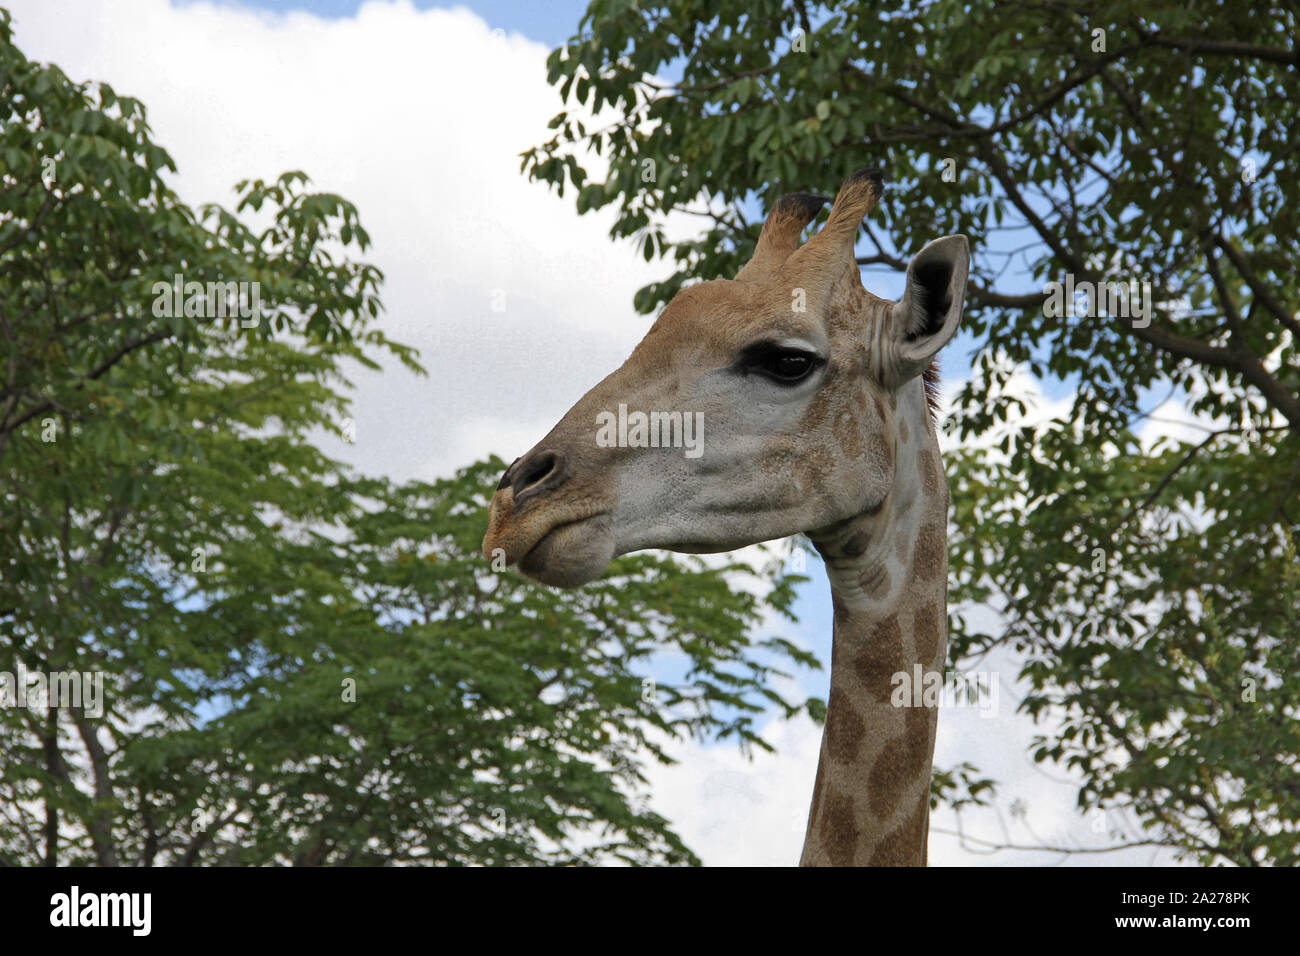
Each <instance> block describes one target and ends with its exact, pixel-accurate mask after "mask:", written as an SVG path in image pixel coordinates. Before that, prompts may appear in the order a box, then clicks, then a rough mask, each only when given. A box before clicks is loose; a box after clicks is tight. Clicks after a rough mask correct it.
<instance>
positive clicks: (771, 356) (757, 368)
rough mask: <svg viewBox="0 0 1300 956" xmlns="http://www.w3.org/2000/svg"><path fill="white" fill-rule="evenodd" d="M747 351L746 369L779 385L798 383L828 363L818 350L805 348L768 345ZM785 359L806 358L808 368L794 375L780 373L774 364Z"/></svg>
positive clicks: (744, 363)
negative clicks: (810, 350)
mask: <svg viewBox="0 0 1300 956" xmlns="http://www.w3.org/2000/svg"><path fill="white" fill-rule="evenodd" d="M747 352H748V353H749V354H747V355H746V356H745V358H744V360H743V365H744V369H745V371H746V372H756V373H757V374H759V375H762V376H763V377H764V378H766V379H768V380H769V381H771V382H774V383H776V384H777V385H797V384H799V383H800V382H802V381H804V380H806V379H807V378H808V376H810V375H812V374H813V373H814V372H816V371H817V370H818V369H819V368H821V367H822V366H823V365H825V364H826V360H825V359H823V358H822V357H821V356H820V355H818V354H817V353H816V352H809V351H807V350H805V349H795V348H783V347H780V346H768V347H760V348H757V349H753V350H747ZM785 359H804V360H806V361H807V366H806V370H805V371H804V372H803V373H802V374H800V375H796V376H793V377H792V376H786V375H781V374H779V373H778V372H777V371H776V369H775V368H773V366H774V365H776V364H777V363H779V362H781V361H783V360H785Z"/></svg>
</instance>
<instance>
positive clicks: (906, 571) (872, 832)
mask: <svg viewBox="0 0 1300 956" xmlns="http://www.w3.org/2000/svg"><path fill="white" fill-rule="evenodd" d="M891 407H895V406H894V403H891ZM895 414H896V419H895V421H896V431H895V437H896V446H895V479H894V484H893V486H892V488H891V491H890V493H889V495H888V496H887V497H886V499H885V501H884V503H883V504H882V505H881V506H879V507H878V508H876V509H874V511H872V512H866V513H863V514H860V515H858V516H856V517H854V518H850V519H849V520H847V521H844V522H841V523H839V524H837V525H835V526H833V527H831V528H826V529H821V530H820V531H817V532H813V533H812V534H811V535H810V536H811V537H812V539H813V543H814V544H815V545H816V546H817V549H818V551H819V552H820V553H821V555H822V557H823V558H824V559H825V561H826V571H827V574H828V576H829V577H830V583H831V595H832V599H833V601H834V607H835V632H834V638H833V646H832V651H831V691H830V698H829V700H828V702H827V711H826V726H825V730H824V731H823V734H822V744H821V753H820V756H819V758H818V763H817V780H816V783H815V784H814V786H813V799H812V809H811V811H810V813H809V818H808V830H807V835H806V837H805V840H804V849H803V856H802V858H801V860H800V864H801V865H803V866H818V865H836V866H866V865H875V866H891V865H892V866H899V865H914V866H923V865H924V864H925V861H926V844H927V837H928V834H929V807H930V802H929V801H930V769H931V760H932V758H933V755H934V736H935V727H936V723H937V718H938V710H937V707H936V706H925V705H924V703H923V701H922V694H921V688H917V687H914V684H915V683H916V680H917V676H918V673H917V667H918V665H919V667H920V671H921V674H922V675H924V678H923V679H924V680H929V681H934V680H935V679H936V678H935V677H933V676H930V675H935V674H937V675H938V677H937V680H939V681H942V677H943V666H944V661H945V658H946V653H947V563H948V562H947V553H946V540H947V518H948V485H947V481H946V479H945V477H944V474H943V468H942V465H941V464H940V460H939V446H938V442H937V440H936V437H935V432H934V426H933V424H932V423H931V419H930V414H929V410H928V409H927V407H926V400H925V393H924V389H923V387H922V385H921V382H920V380H919V379H914V380H913V381H912V382H910V383H909V384H908V385H907V386H905V387H904V388H903V389H902V390H900V393H899V395H898V398H897V403H896V407H895ZM898 675H902V676H901V677H900V676H898ZM903 678H905V679H903ZM931 699H932V700H933V698H931ZM896 703H905V705H903V706H896Z"/></svg>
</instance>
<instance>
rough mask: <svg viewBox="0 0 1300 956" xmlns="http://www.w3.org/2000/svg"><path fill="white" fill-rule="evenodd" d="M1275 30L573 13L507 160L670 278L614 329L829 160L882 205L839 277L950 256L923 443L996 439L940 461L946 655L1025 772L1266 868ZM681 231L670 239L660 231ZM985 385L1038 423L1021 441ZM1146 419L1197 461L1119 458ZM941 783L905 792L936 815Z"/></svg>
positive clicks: (1278, 235)
mask: <svg viewBox="0 0 1300 956" xmlns="http://www.w3.org/2000/svg"><path fill="white" fill-rule="evenodd" d="M1296 25H1297V24H1296V13H1295V11H1294V9H1289V8H1288V9H1273V8H1267V7H1255V8H1251V7H1249V6H1248V5H1241V4H1217V3H1208V2H1197V0H1192V2H1190V3H1186V2H1180V3H1172V2H1163V0H1158V2H1156V3H1154V4H1148V5H1146V6H1144V7H1143V8H1142V9H1141V10H1140V11H1139V10H1137V9H1135V8H1133V7H1132V5H1131V4H1125V3H1114V2H1083V0H1051V2H1042V3H1030V4H999V3H996V2H993V0H976V2H973V3H972V2H967V0H938V2H924V3H918V2H907V0H882V2H853V3H847V2H839V0H836V2H829V3H821V4H814V3H804V2H802V0H795V2H783V0H759V2H756V3H751V2H746V3H741V2H735V0H731V2H728V0H722V2H709V3H706V2H702V0H700V2H696V0H664V2H657V3H656V2H651V3H638V4H632V3H630V2H622V0H595V2H593V3H592V4H591V5H590V7H589V8H588V11H587V13H586V16H585V17H584V18H583V20H582V22H581V24H580V32H579V33H577V34H576V35H575V36H574V37H572V38H571V39H570V40H569V41H568V42H567V43H566V44H565V46H564V47H562V48H561V49H557V50H555V51H554V52H553V53H552V54H551V56H550V59H549V61H548V63H549V71H550V72H549V77H550V81H551V82H552V83H553V84H555V85H557V86H558V88H559V91H560V93H561V95H562V96H563V97H564V98H565V99H566V109H565V111H564V112H561V113H560V114H558V115H557V116H556V117H555V118H554V120H553V121H552V123H551V127H552V129H554V130H555V134H554V136H553V137H552V138H551V139H550V140H549V141H547V142H545V143H543V144H539V145H538V146H537V147H535V148H533V149H531V150H529V151H527V152H526V153H524V157H523V159H524V162H523V166H524V168H525V169H526V170H527V172H528V173H529V175H530V176H531V177H533V178H534V179H536V180H539V181H541V182H544V183H547V184H549V185H550V186H552V187H553V188H555V189H556V190H558V191H559V192H561V193H563V192H564V190H565V188H566V187H570V188H573V189H576V203H577V208H578V210H579V211H580V212H585V211H588V210H595V209H599V208H602V207H605V206H612V207H614V209H615V211H616V215H617V219H616V222H615V225H614V226H613V229H612V232H611V234H612V235H613V236H614V237H623V238H631V239H633V240H634V241H636V242H638V243H639V244H640V246H641V248H642V249H643V251H644V253H645V256H646V258H647V259H648V260H649V259H653V258H654V256H655V255H656V254H657V255H660V256H663V257H665V258H668V259H670V260H671V261H672V263H673V266H674V268H675V271H674V272H673V273H672V274H671V275H669V276H667V277H666V278H665V279H664V280H663V281H662V282H658V283H655V284H652V285H650V286H647V287H646V288H644V289H641V290H640V291H639V293H638V294H637V296H636V300H635V304H636V306H637V308H638V309H640V310H641V311H643V312H649V311H652V310H653V309H654V308H655V307H656V306H658V305H659V304H660V303H663V302H665V301H667V300H668V299H669V298H670V297H671V296H672V295H673V293H675V292H676V290H677V289H679V288H680V287H681V285H682V283H683V282H684V281H686V280H687V279H688V278H712V277H717V276H723V277H730V276H732V275H734V274H735V272H736V270H737V269H738V268H739V266H740V265H741V264H742V263H743V262H744V261H745V260H746V259H747V257H748V256H749V255H750V253H751V252H752V250H753V248H754V244H755V241H756V239H757V236H758V231H759V228H760V226H761V221H760V220H759V219H758V218H757V217H754V216H752V215H747V211H748V210H751V209H752V208H753V207H754V206H755V205H761V206H762V207H763V208H767V207H768V206H770V203H771V202H772V201H773V200H774V199H775V197H776V196H778V195H780V194H782V193H786V192H797V191H815V192H822V193H827V194H831V195H833V194H834V191H835V187H836V185H837V183H838V182H839V181H840V180H841V179H842V178H843V177H844V176H845V175H846V174H847V173H848V172H850V171H851V170H853V169H855V168H858V167H860V166H863V165H868V164H869V165H876V166H880V167H883V168H884V169H885V170H886V171H887V174H888V176H889V178H890V180H891V181H892V183H891V186H890V188H889V191H888V192H887V194H886V198H885V200H884V201H882V203H881V205H880V207H879V217H880V218H879V221H878V224H868V225H866V226H865V227H864V243H863V245H864V248H863V249H862V254H861V255H860V257H859V259H858V261H859V263H860V264H862V265H864V266H869V267H882V266H883V267H887V268H889V269H896V270H901V269H903V268H904V267H905V265H906V261H907V258H908V257H909V256H910V255H911V254H912V252H914V251H915V250H917V249H919V248H920V247H921V245H922V244H924V243H925V242H926V241H928V240H929V239H932V238H935V237H937V236H941V235H945V234H949V233H956V232H961V233H965V234H966V235H967V236H968V237H969V238H970V241H971V247H972V250H973V252H974V261H973V263H972V268H971V276H970V284H969V286H968V290H967V309H966V317H965V319H964V327H965V328H966V329H967V330H968V331H969V332H971V333H972V334H973V335H974V336H975V337H976V341H977V343H978V350H977V352H976V354H975V355H974V361H973V367H972V373H973V374H972V377H971V379H970V381H969V383H968V384H967V385H966V386H965V387H964V388H963V389H962V390H961V393H960V395H959V396H958V397H957V399H956V400H955V402H954V408H953V409H952V414H951V417H950V421H949V423H948V427H949V429H950V430H951V433H952V434H954V435H957V436H960V437H961V438H963V439H967V440H968V441H969V440H972V439H975V438H981V437H983V438H986V439H988V438H991V440H992V441H993V442H994V443H995V445H994V448H993V449H992V450H991V451H987V452H986V451H981V450H979V447H978V446H975V445H973V444H968V445H967V446H966V447H963V449H962V450H961V451H960V453H959V454H958V455H956V456H953V457H952V459H951V460H950V463H949V468H950V472H951V473H952V477H953V513H952V524H953V527H954V529H955V532H956V533H955V534H954V535H952V536H951V539H950V557H951V565H952V569H953V574H954V582H955V585H956V586H955V590H954V595H953V596H954V598H955V599H956V600H957V602H958V603H957V608H956V613H954V615H953V616H952V620H951V621H950V631H951V655H950V661H951V664H952V665H953V666H955V667H956V666H960V665H961V663H962V662H963V661H964V660H969V659H972V658H973V657H975V656H977V655H981V654H984V653H987V652H988V651H990V650H992V649H994V648H999V647H1006V648H1012V649H1014V650H1015V651H1016V652H1017V653H1018V654H1020V655H1021V657H1022V659H1023V661H1024V667H1023V669H1022V670H1021V673H1020V676H1021V678H1022V679H1023V680H1024V681H1025V682H1026V683H1027V686H1028V687H1029V688H1030V693H1029V696H1028V697H1027V698H1026V700H1025V701H1024V708H1025V709H1026V710H1027V711H1028V712H1029V713H1031V714H1034V715H1035V717H1036V718H1040V719H1042V720H1043V721H1044V722H1045V723H1046V724H1049V725H1050V726H1049V727H1048V728H1047V730H1046V732H1045V733H1044V735H1043V738H1042V740H1041V741H1040V744H1039V746H1037V747H1036V749H1035V751H1034V757H1035V759H1037V760H1040V761H1054V762H1062V763H1065V764H1067V765H1069V766H1071V767H1073V768H1075V769H1076V770H1078V771H1079V773H1080V774H1081V775H1082V779H1083V784H1082V786H1081V787H1080V790H1079V805H1080V807H1089V808H1102V809H1106V810H1119V811H1127V812H1131V813H1132V814H1134V815H1135V816H1136V818H1137V819H1138V820H1139V821H1140V823H1141V824H1142V827H1143V830H1144V833H1143V834H1142V836H1143V838H1144V839H1143V841H1142V842H1154V843H1156V844H1158V845H1165V846H1170V847H1175V848H1177V849H1178V850H1179V851H1181V852H1184V853H1187V854H1194V855H1195V856H1196V857H1197V858H1199V859H1200V860H1202V861H1204V862H1211V861H1231V862H1235V863H1239V864H1250V863H1261V862H1272V863H1278V864H1285V863H1294V862H1296V860H1297V858H1298V854H1300V839H1298V838H1297V817H1298V815H1300V790H1297V786H1296V783H1295V771H1296V766H1297V754H1298V753H1300V736H1298V732H1297V727H1298V726H1300V725H1298V724H1297V722H1296V719H1295V718H1296V712H1297V700H1298V697H1300V677H1298V676H1297V670H1296V667H1295V664H1296V655H1297V646H1300V593H1298V592H1297V590H1296V577H1295V554H1296V529H1297V522H1298V521H1300V512H1297V510H1296V509H1297V504H1296V495H1297V491H1298V485H1297V479H1300V354H1298V353H1297V346H1298V345H1300V321H1298V319H1297V310H1298V309H1300V282H1298V279H1297V274H1296V271H1295V269H1294V268H1293V266H1294V263H1295V262H1296V261H1300V229H1298V228H1297V219H1296V216H1297V206H1298V203H1297V200H1298V199H1300V195H1298V194H1297V192H1298V189H1300V187H1298V186H1297V183H1296V180H1295V177H1294V176H1292V175H1290V174H1289V169H1290V166H1291V159H1292V158H1293V157H1294V155H1295V152H1296V150H1297V148H1298V147H1297V143H1300V135H1298V134H1300V129H1297V125H1298V124H1297V116H1298V115H1300V113H1298V110H1300V106H1297V103H1298V102H1300V100H1298V98H1297V94H1300V89H1298V88H1297V76H1296V71H1297V67H1298V66H1300V52H1298V51H1297V48H1296V46H1295V40H1294V35H1295V30H1296ZM664 77H674V78H675V79H673V80H671V81H670V80H666V79H664ZM593 116H594V117H595V118H593ZM588 151H591V152H594V153H596V154H598V155H599V157H600V159H599V162H600V164H601V165H602V167H604V166H607V172H605V173H604V174H603V175H604V178H603V180H602V181H597V180H595V179H593V178H592V177H591V176H590V175H589V173H588V169H587V167H586V166H584V163H586V164H588V165H592V164H593V161H592V159H591V158H590V153H589V152H588ZM756 200H759V201H761V202H756ZM682 212H685V213H692V214H695V215H698V216H700V217H701V218H702V219H703V220H704V221H705V229H704V231H703V232H702V233H701V234H700V235H698V236H696V237H692V238H690V239H687V240H685V241H680V242H669V241H668V240H667V238H666V233H665V230H664V223H665V219H666V217H667V216H668V215H669V214H671V213H682ZM1051 283H1061V284H1062V286H1063V287H1064V289H1056V288H1055V287H1053V286H1052V285H1051ZM1086 283H1087V284H1091V286H1090V288H1092V289H1093V293H1092V296H1091V298H1090V299H1089V300H1088V301H1085V302H1078V303H1076V302H1068V303H1067V302H1065V301H1064V298H1065V295H1066V294H1068V290H1071V289H1073V288H1075V287H1076V286H1083V285H1084V284H1086ZM1144 283H1145V284H1146V285H1145V286H1144V285H1143V284H1144ZM1141 293H1145V295H1143V294H1141ZM1076 306H1078V307H1076ZM949 361H950V362H951V359H950V360H949ZM1018 372H1020V373H1023V372H1028V373H1029V374H1031V375H1032V376H1034V377H1037V378H1038V379H1039V380H1041V381H1044V382H1047V383H1049V384H1055V385H1056V386H1058V387H1059V386H1066V387H1068V388H1069V389H1070V390H1072V391H1073V399H1072V401H1071V403H1070V407H1069V409H1068V411H1066V412H1065V413H1064V414H1062V415H1061V416H1059V417H1058V418H1057V419H1056V420H1053V421H1049V422H1046V423H1040V424H1031V423H1030V420H1029V419H1028V417H1027V416H1025V415H1024V414H1023V413H1024V412H1025V411H1026V405H1025V400H1024V396H1023V394H1018V393H1017V391H1016V387H1015V382H1014V381H1013V377H1014V376H1015V375H1016V374H1017V373H1018ZM1167 397H1170V398H1173V399H1175V400H1178V401H1181V402H1184V403H1185V404H1186V407H1187V409H1188V410H1189V411H1190V412H1191V413H1193V414H1194V415H1195V416H1197V419H1198V421H1199V423H1200V426H1201V427H1202V428H1203V430H1204V433H1203V437H1202V438H1198V439H1195V440H1192V441H1188V440H1183V439H1179V438H1165V439H1162V440H1159V441H1158V442H1156V443H1155V444H1154V445H1151V444H1147V445H1143V444H1141V443H1140V442H1139V441H1138V438H1137V434H1136V433H1137V430H1138V428H1139V427H1140V426H1141V425H1142V423H1143V422H1144V420H1145V419H1146V418H1147V417H1149V416H1150V415H1151V413H1152V412H1153V410H1154V409H1155V408H1156V407H1157V406H1159V405H1160V404H1161V402H1162V400H1163V399H1165V398H1167ZM962 601H965V602H991V603H993V604H994V605H995V606H996V608H997V609H998V610H999V611H1001V612H1002V624H1001V626H1000V627H998V628H996V629H991V630H989V629H982V628H980V627H979V626H977V625H976V624H974V623H971V621H970V620H969V619H968V615H967V614H966V613H964V612H963V610H962V607H961V604H960V603H959V602H962ZM967 607H969V603H968V604H967ZM965 770H966V771H969V770H970V768H965ZM966 779H967V780H970V779H973V778H971V777H970V776H969V774H967V775H966ZM958 782H959V781H957V780H956V778H955V777H954V776H953V775H952V772H944V773H943V774H940V775H938V777H937V785H936V794H938V795H943V796H944V797H945V799H947V798H949V797H953V792H952V791H953V789H954V787H955V788H956V790H957V791H958V792H961V793H963V794H964V796H962V797H959V798H954V799H955V800H956V804H961V803H965V802H969V800H970V797H971V793H970V791H969V790H968V789H963V788H962V787H960V786H957V783H958ZM956 804H954V805H956Z"/></svg>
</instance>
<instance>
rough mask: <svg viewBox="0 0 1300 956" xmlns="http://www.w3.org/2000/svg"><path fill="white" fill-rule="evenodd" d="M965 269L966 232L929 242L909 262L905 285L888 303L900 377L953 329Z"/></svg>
mask: <svg viewBox="0 0 1300 956" xmlns="http://www.w3.org/2000/svg"><path fill="white" fill-rule="evenodd" d="M969 268H970V244H969V243H968V242H967V241H966V237H965V236H944V237H943V238H942V239H935V240H934V241H933V242H928V243H926V245H925V247H924V248H923V249H922V250H921V251H920V252H918V253H917V254H916V255H915V256H913V257H912V261H911V262H910V263H908V265H907V288H905V289H904V290H903V297H902V298H901V299H900V300H899V301H897V302H895V303H894V307H893V331H894V336H895V339H896V341H897V343H898V352H897V353H896V354H897V355H898V359H899V365H900V368H899V372H900V381H907V380H908V379H909V378H911V377H912V376H914V375H919V374H920V373H921V372H922V371H924V370H925V368H926V367H927V366H929V364H930V362H931V361H932V360H933V359H934V357H935V355H937V354H938V353H939V350H940V349H942V348H943V347H944V346H945V345H947V344H948V341H949V340H950V339H951V338H952V337H953V335H954V334H955V333H956V331H957V325H958V324H959V323H960V322H961V307H962V302H963V301H964V299H965V298H966V274H967V272H968V271H969Z"/></svg>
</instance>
